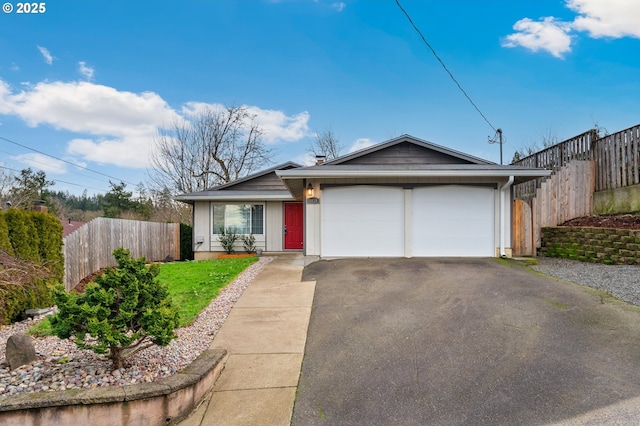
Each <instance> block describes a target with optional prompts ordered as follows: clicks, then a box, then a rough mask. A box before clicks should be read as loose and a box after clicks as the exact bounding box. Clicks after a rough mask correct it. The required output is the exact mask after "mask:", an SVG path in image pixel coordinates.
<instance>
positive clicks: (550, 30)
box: [502, 17, 571, 58]
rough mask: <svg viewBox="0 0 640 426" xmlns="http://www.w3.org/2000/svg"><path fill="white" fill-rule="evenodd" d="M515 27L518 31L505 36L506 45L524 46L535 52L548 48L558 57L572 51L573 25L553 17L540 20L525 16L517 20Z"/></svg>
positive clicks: (503, 43)
mask: <svg viewBox="0 0 640 426" xmlns="http://www.w3.org/2000/svg"><path fill="white" fill-rule="evenodd" d="M513 29H514V30H516V31H517V32H516V33H513V34H509V35H508V36H506V37H505V39H504V40H503V41H502V45H503V46H504V47H517V46H522V47H525V48H527V49H529V50H532V51H534V52H537V51H538V50H546V51H548V52H549V53H551V54H552V55H553V56H555V57H556V58H562V56H563V55H564V54H565V53H567V52H570V51H571V36H570V35H569V31H570V30H571V26H570V25H569V24H567V23H566V22H561V21H557V20H556V19H555V18H553V17H546V18H544V19H543V20H542V21H538V22H536V21H532V20H531V19H529V18H524V19H521V20H519V21H518V22H516V23H515V24H514V25H513Z"/></svg>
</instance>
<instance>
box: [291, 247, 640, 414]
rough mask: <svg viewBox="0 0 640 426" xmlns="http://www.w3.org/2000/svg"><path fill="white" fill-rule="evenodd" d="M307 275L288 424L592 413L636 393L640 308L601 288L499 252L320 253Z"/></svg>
mask: <svg viewBox="0 0 640 426" xmlns="http://www.w3.org/2000/svg"><path fill="white" fill-rule="evenodd" d="M303 280H304V281H312V280H317V283H316V292H315V299H314V303H313V309H312V314H311V322H310V325H309V330H308V337H307V344H306V350H305V356H304V361H303V367H302V372H301V376H300V383H299V387H298V396H297V399H296V404H295V407H294V414H293V420H292V424H293V425H295V426H299V425H316V424H317V425H329V424H331V425H426V424H437V425H441V424H442V425H454V424H455V425H459V424H473V425H477V424H504V425H515V424H552V423H564V424H591V423H593V424H600V423H602V422H603V421H605V420H606V416H605V415H604V414H602V411H598V410H602V409H603V408H606V407H611V406H612V405H613V404H617V405H615V406H617V407H624V406H625V403H630V402H631V401H632V399H633V398H637V397H640V309H638V308H636V307H633V306H631V305H627V304H625V303H622V302H619V301H617V300H614V299H612V298H610V297H607V296H606V295H605V294H604V293H599V292H596V291H594V290H590V289H588V288H586V287H581V286H578V285H574V284H571V283H567V282H563V281H557V280H555V279H552V278H548V277H546V276H543V275H539V274H537V273H535V272H533V271H531V270H530V269H528V268H526V267H523V266H520V265H518V264H515V263H514V262H504V261H498V260H495V259H434V258H430V259H350V260H333V261H320V262H316V263H314V264H311V265H309V266H308V267H307V268H305V271H304V274H303ZM636 412H637V411H636ZM627 415H628V416H631V417H633V415H634V414H628V413H627ZM602 416H605V417H602ZM579 419H581V420H580V421H578V420H579ZM638 423H640V420H637V419H636V420H635V424H638ZM619 424H623V423H619Z"/></svg>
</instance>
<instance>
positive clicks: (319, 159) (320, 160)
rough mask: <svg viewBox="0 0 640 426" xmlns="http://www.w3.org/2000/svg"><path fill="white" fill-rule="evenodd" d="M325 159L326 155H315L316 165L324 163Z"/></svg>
mask: <svg viewBox="0 0 640 426" xmlns="http://www.w3.org/2000/svg"><path fill="white" fill-rule="evenodd" d="M326 158H327V156H326V155H316V165H318V164H322V163H324V160H325V159H326Z"/></svg>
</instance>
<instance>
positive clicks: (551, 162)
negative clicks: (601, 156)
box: [513, 129, 598, 199]
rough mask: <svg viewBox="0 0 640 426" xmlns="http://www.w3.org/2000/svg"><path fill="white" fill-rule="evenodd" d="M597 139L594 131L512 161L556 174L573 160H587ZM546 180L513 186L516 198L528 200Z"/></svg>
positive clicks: (515, 163) (541, 179)
mask: <svg viewBox="0 0 640 426" xmlns="http://www.w3.org/2000/svg"><path fill="white" fill-rule="evenodd" d="M597 138H598V132H597V131H596V130H594V129H592V130H589V131H588V132H585V133H582V134H581V135H578V136H576V137H573V138H571V139H569V140H566V141H564V142H561V143H558V144H556V145H553V146H550V147H549V148H546V149H543V150H542V151H539V152H536V153H535V154H532V155H530V156H528V157H525V158H523V159H522V160H519V161H514V162H513V164H514V165H516V166H525V167H535V168H543V169H547V170H551V171H552V172H554V173H555V172H557V171H558V170H560V169H561V168H562V167H564V166H565V165H567V164H569V162H571V161H573V160H589V159H590V158H591V157H590V155H591V151H592V145H593V143H594V141H595V140H596V139H597ZM545 179H546V178H539V179H535V180H531V181H528V182H524V183H520V184H518V185H515V186H514V191H515V194H514V196H515V197H516V198H521V199H530V198H531V197H534V196H535V193H536V188H539V187H540V185H541V184H542V182H544V180H545Z"/></svg>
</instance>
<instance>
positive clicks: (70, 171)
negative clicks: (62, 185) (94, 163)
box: [0, 149, 103, 182]
mask: <svg viewBox="0 0 640 426" xmlns="http://www.w3.org/2000/svg"><path fill="white" fill-rule="evenodd" d="M0 152H4V153H5V154H9V155H14V156H18V155H20V154H14V153H13V152H9V151H5V150H3V149H0ZM29 162H31V163H37V164H44V165H45V166H48V167H54V168H55V169H57V170H59V171H60V173H73V174H74V175H78V176H82V177H83V178H88V179H93V180H97V181H99V182H103V179H101V178H97V177H95V176H89V175H84V174H82V173H79V172H74V171H73V170H66V169H65V168H63V167H61V166H58V165H51V164H48V163H45V162H43V161H38V160H34V159H29Z"/></svg>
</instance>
